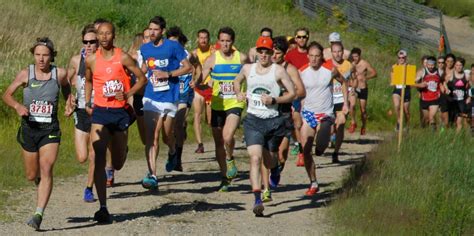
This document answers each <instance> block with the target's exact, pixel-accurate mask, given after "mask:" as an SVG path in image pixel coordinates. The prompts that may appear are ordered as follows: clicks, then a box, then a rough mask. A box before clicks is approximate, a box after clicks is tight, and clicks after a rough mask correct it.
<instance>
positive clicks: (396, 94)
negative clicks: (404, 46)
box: [391, 50, 411, 131]
mask: <svg viewBox="0 0 474 236" xmlns="http://www.w3.org/2000/svg"><path fill="white" fill-rule="evenodd" d="M407 55H408V54H407V52H406V51H405V50H400V51H398V53H397V56H398V61H397V64H395V65H405V64H407ZM395 65H393V66H395ZM393 66H392V72H391V73H392V74H393ZM401 94H402V85H395V88H394V89H393V92H392V102H393V107H394V109H395V114H397V126H396V128H395V131H398V129H399V127H400V121H401V119H403V118H402V117H400V105H401V104H402V103H401ZM410 100H411V94H410V86H409V85H407V86H406V87H405V97H404V98H403V113H404V115H405V120H406V127H409V124H410Z"/></svg>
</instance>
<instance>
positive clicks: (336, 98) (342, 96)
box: [327, 42, 352, 163]
mask: <svg viewBox="0 0 474 236" xmlns="http://www.w3.org/2000/svg"><path fill="white" fill-rule="evenodd" d="M343 53H344V46H343V45H342V43H340V42H333V43H332V44H331V54H332V58H331V59H329V60H327V62H330V63H331V64H332V65H333V66H334V67H336V69H337V71H338V72H339V74H340V75H341V76H342V77H343V78H344V80H345V81H346V82H345V83H341V82H339V81H338V80H333V93H332V95H333V104H334V113H335V114H336V124H335V126H334V134H335V135H336V136H335V145H334V152H333V154H332V162H333V163H339V150H340V149H341V145H342V141H344V129H345V124H346V115H347V112H348V101H347V99H348V93H347V84H348V83H347V82H348V81H349V77H350V76H351V71H352V64H351V63H350V62H349V61H348V60H345V59H343V58H342V54H343Z"/></svg>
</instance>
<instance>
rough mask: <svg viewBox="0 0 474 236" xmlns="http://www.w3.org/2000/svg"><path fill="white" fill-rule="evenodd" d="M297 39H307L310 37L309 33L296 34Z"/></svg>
mask: <svg viewBox="0 0 474 236" xmlns="http://www.w3.org/2000/svg"><path fill="white" fill-rule="evenodd" d="M295 38H297V39H307V38H308V35H296V37H295Z"/></svg>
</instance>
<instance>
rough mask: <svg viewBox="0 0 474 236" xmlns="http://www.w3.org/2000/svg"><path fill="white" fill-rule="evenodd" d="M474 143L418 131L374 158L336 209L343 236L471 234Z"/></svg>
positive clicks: (473, 226)
mask: <svg viewBox="0 0 474 236" xmlns="http://www.w3.org/2000/svg"><path fill="white" fill-rule="evenodd" d="M473 144H474V140H473V139H472V138H471V137H470V134H461V135H457V134H455V133H454V132H453V131H451V130H450V131H449V132H447V133H443V134H434V133H432V132H428V131H415V132H414V133H412V134H411V135H410V136H408V137H407V138H406V140H404V142H403V145H402V148H401V151H400V152H399V153H398V152H397V143H396V141H392V142H387V143H384V144H382V145H381V146H379V147H378V148H377V151H375V152H374V153H372V154H371V155H370V156H369V158H368V160H367V161H366V163H365V166H364V167H363V168H364V169H365V170H364V174H363V175H362V176H361V180H360V181H359V183H358V184H356V185H355V186H352V187H350V188H349V189H347V191H345V194H344V195H343V196H342V198H341V199H340V200H339V201H336V203H335V204H334V205H333V208H332V212H331V213H332V216H333V218H334V219H335V225H337V227H336V229H337V230H338V233H341V234H357V235H359V234H360V235H385V234H388V235H404V234H407V235H462V234H465V235H472V234H473V233H474V160H473V159H472V157H473V156H474V150H473V149H472V145H473Z"/></svg>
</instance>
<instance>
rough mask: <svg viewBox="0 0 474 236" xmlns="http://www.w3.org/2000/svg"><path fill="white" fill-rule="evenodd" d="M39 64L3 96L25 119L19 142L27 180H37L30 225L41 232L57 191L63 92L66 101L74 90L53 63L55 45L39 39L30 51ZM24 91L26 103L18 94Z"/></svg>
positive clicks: (63, 72) (11, 85) (49, 41)
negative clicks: (56, 181)
mask: <svg viewBox="0 0 474 236" xmlns="http://www.w3.org/2000/svg"><path fill="white" fill-rule="evenodd" d="M30 52H31V54H33V56H34V61H35V63H34V64H32V65H29V66H28V68H27V69H23V70H21V71H20V72H19V73H18V74H17V75H16V77H15V79H14V80H13V82H12V83H11V84H10V85H9V86H8V88H7V89H6V90H5V93H4V94H3V101H4V102H5V103H6V104H7V105H8V106H9V107H11V108H13V109H15V111H16V113H17V114H18V116H20V117H21V125H20V129H19V130H18V136H17V141H18V142H19V143H20V145H21V147H22V156H23V161H24V163H25V172H26V178H27V179H28V180H30V181H36V182H37V185H38V193H37V200H36V211H35V213H34V215H33V216H32V217H31V218H30V219H29V220H28V222H27V224H28V225H29V226H30V227H33V228H34V229H35V230H39V229H40V226H41V222H42V220H43V213H44V210H45V208H46V205H48V201H49V197H50V195H51V191H52V189H53V167H54V163H55V162H56V159H57V158H58V151H59V143H60V141H61V131H60V129H59V120H58V104H59V90H60V89H61V91H62V93H63V96H64V98H65V99H67V98H68V97H69V94H70V87H69V83H68V81H67V79H66V70H65V69H63V68H58V67H56V66H54V65H52V64H51V62H54V58H55V57H56V51H54V45H53V42H52V41H51V40H50V39H49V38H47V37H45V38H38V39H37V40H36V42H35V43H34V45H33V47H31V49H30ZM20 87H22V88H23V102H21V103H20V102H18V101H16V99H15V96H14V93H15V92H16V91H17V89H19V88H20Z"/></svg>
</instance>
